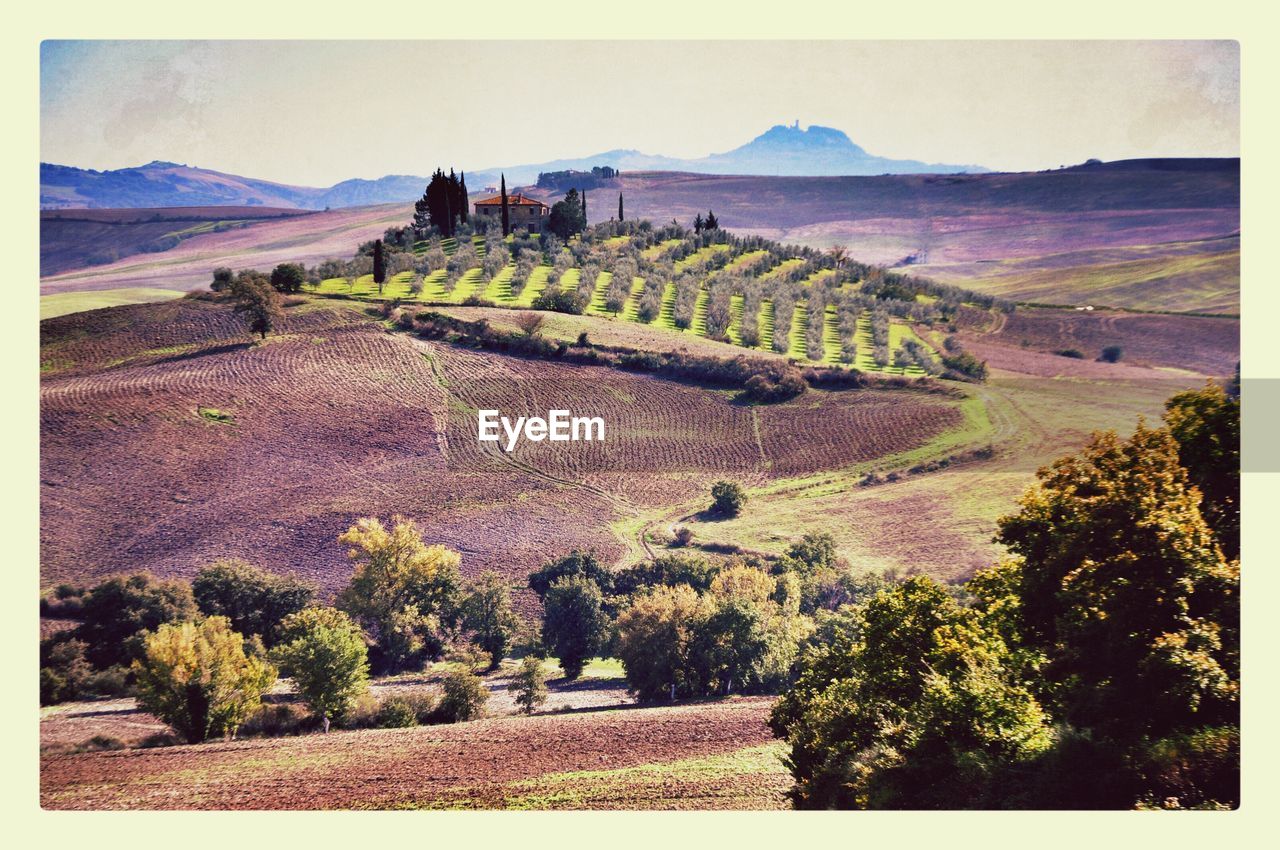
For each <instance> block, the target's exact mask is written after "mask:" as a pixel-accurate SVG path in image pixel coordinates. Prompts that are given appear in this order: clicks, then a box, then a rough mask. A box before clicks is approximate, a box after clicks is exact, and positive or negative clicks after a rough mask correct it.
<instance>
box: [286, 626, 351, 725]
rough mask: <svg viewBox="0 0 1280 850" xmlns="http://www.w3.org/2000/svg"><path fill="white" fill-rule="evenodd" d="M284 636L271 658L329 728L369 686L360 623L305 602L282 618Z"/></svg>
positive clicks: (308, 705)
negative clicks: (304, 605)
mask: <svg viewBox="0 0 1280 850" xmlns="http://www.w3.org/2000/svg"><path fill="white" fill-rule="evenodd" d="M281 632H282V634H283V636H284V638H285V639H284V640H283V641H282V642H281V643H280V644H279V645H278V646H277V647H276V648H275V650H274V651H273V653H272V658H273V659H274V660H275V661H276V663H277V664H279V665H280V669H281V671H282V672H283V673H284V674H285V675H286V676H289V677H290V678H292V679H293V685H294V688H295V689H297V691H298V694H299V696H301V697H302V700H303V702H305V703H306V704H307V707H308V708H310V709H311V710H312V712H314V713H315V714H316V715H317V716H318V717H320V719H321V721H322V722H323V724H324V731H325V732H328V731H329V724H330V723H331V722H332V721H333V720H341V719H342V718H343V716H345V715H346V714H347V712H348V711H349V710H350V709H351V707H352V705H354V703H355V700H356V698H357V697H359V696H360V695H361V694H363V693H364V692H365V691H366V690H368V682H369V653H368V650H367V648H366V647H365V642H364V634H363V633H362V632H361V630H360V627H359V626H357V625H356V624H355V622H353V621H352V620H351V618H350V617H348V616H347V615H346V613H345V612H343V611H339V610H337V609H336V608H306V609H304V610H301V611H297V612H295V613H293V614H290V615H289V616H288V617H286V618H285V620H284V622H283V623H282V624H281Z"/></svg>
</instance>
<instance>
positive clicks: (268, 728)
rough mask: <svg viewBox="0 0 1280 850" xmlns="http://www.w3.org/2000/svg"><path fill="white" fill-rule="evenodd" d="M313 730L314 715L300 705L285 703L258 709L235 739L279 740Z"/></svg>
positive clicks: (246, 721)
mask: <svg viewBox="0 0 1280 850" xmlns="http://www.w3.org/2000/svg"><path fill="white" fill-rule="evenodd" d="M313 728H315V717H314V715H312V714H311V713H310V712H308V711H307V710H306V709H305V708H303V707H302V706H300V705H296V704H294V703H288V702H285V703H279V704H276V705H264V706H262V707H261V708H259V709H258V711H257V712H256V713H254V714H252V715H250V716H249V718H248V719H247V720H245V722H244V724H243V725H242V726H241V727H240V731H239V732H238V733H237V737H241V738H281V737H284V736H285V735H301V734H302V733H303V732H306V731H308V730H310V729H313Z"/></svg>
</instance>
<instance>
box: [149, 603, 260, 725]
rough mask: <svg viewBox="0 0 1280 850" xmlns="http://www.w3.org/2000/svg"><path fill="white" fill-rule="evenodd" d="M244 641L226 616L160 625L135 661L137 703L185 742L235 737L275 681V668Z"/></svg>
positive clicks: (151, 634)
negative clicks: (247, 651)
mask: <svg viewBox="0 0 1280 850" xmlns="http://www.w3.org/2000/svg"><path fill="white" fill-rule="evenodd" d="M244 643H245V641H244V636H243V635H241V634H239V633H238V632H235V631H232V629H231V624H230V622H229V621H228V620H227V618H226V617H208V618H206V619H204V620H200V621H199V622H186V623H166V624H165V625H162V626H160V628H159V629H157V630H156V631H155V632H151V633H149V634H147V636H146V638H145V640H144V644H143V654H142V657H141V658H140V659H138V660H137V661H134V662H133V673H134V676H135V677H136V678H137V687H138V703H139V705H141V706H142V707H143V708H144V709H146V710H147V711H149V712H151V713H152V714H154V715H155V716H156V717H159V718H160V719H161V720H163V721H164V722H165V723H167V724H169V725H170V726H171V727H173V729H174V731H176V732H177V733H178V734H179V735H181V736H182V737H183V738H184V739H185V740H186V741H187V742H188V743H191V744H197V743H200V742H201V741H205V740H208V739H209V738H211V737H219V736H221V737H234V736H235V732H236V730H237V729H238V728H240V724H241V723H243V722H244V721H245V720H246V719H247V718H248V717H249V715H251V714H252V713H253V712H254V711H256V710H257V708H258V706H259V705H261V702H262V695H263V694H264V693H265V692H266V691H267V690H268V689H270V688H271V686H272V684H274V683H275V680H276V669H275V667H273V666H271V664H269V663H267V662H266V661H263V660H262V659H260V658H256V657H254V656H252V655H248V654H246V653H245V650H244Z"/></svg>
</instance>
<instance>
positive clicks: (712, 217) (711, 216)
mask: <svg viewBox="0 0 1280 850" xmlns="http://www.w3.org/2000/svg"><path fill="white" fill-rule="evenodd" d="M702 229H703V230H719V229H720V219H718V218H716V214H715V213H713V212H711V210H707V220H706V221H705V222H703V224H702Z"/></svg>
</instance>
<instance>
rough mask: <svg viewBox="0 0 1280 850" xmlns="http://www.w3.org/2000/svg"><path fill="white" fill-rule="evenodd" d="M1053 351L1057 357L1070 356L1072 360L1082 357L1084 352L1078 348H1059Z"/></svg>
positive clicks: (1081, 358)
mask: <svg viewBox="0 0 1280 850" xmlns="http://www.w3.org/2000/svg"><path fill="white" fill-rule="evenodd" d="M1053 353H1054V354H1056V355H1058V356H1059V357H1070V358H1072V359H1073V360H1083V359H1084V352H1083V351H1081V350H1080V349H1078V348H1060V349H1058V350H1057V351H1055V352H1053Z"/></svg>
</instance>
